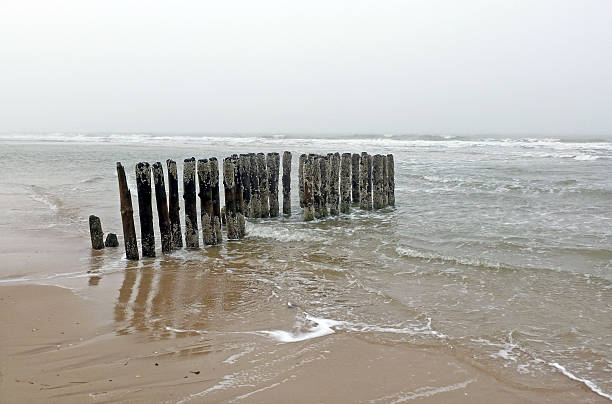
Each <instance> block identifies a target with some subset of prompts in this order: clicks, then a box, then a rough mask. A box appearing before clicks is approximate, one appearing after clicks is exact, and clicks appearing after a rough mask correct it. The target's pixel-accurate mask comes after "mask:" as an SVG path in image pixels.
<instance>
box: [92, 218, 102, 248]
mask: <svg viewBox="0 0 612 404" xmlns="http://www.w3.org/2000/svg"><path fill="white" fill-rule="evenodd" d="M89 236H90V237H91V248H93V249H94V250H102V249H103V248H104V232H103V231H102V223H101V222H100V218H99V217H98V216H94V215H91V216H89Z"/></svg>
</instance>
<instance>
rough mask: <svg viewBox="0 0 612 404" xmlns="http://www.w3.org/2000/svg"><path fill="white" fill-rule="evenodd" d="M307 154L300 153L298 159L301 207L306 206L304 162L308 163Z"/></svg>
mask: <svg viewBox="0 0 612 404" xmlns="http://www.w3.org/2000/svg"><path fill="white" fill-rule="evenodd" d="M306 158H307V156H306V155H305V154H300V159H299V161H298V181H299V182H298V183H299V197H300V208H303V207H304V175H305V173H304V164H305V163H306Z"/></svg>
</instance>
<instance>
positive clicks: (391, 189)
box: [387, 154, 395, 206]
mask: <svg viewBox="0 0 612 404" xmlns="http://www.w3.org/2000/svg"><path fill="white" fill-rule="evenodd" d="M387 202H388V203H389V205H391V206H395V163H394V162H393V154H387Z"/></svg>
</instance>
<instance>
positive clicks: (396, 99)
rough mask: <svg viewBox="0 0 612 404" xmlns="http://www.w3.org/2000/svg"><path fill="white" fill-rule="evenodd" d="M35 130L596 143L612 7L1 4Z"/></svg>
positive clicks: (2, 82) (16, 105)
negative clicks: (544, 137)
mask: <svg viewBox="0 0 612 404" xmlns="http://www.w3.org/2000/svg"><path fill="white" fill-rule="evenodd" d="M221 3H223V4H221ZM32 131H34V132H41V131H42V132H47V131H104V132H106V131H122V132H132V131H136V132H145V131H149V132H201V133H215V132H233V133H236V132H247V133H260V132H274V133H287V132H292V133H415V134H421V133H432V134H556V135H572V136H573V135H585V136H586V135H589V136H591V135H598V136H606V137H608V136H610V135H611V134H612V1H610V0H599V1H595V0H572V1H563V0H550V1H544V0H542V1H535V0H534V1H531V0H524V1H520V0H516V1H512V0H504V1H491V0H483V1H468V0H462V1H457V0H449V1H431V0H422V1H371V2H366V1H354V0H347V1H320V2H319V1H309V2H304V1H300V2H298V1H295V2H289V1H244V2H237V1H227V2H219V1H215V2H203V1H193V2H187V1H178V2H177V1H174V2H171V1H167V2H166V1H146V2H145V1H142V2H136V1H100V2H92V1H27V0H19V1H17V0H14V1H4V2H2V4H0V132H5V133H6V132H32Z"/></svg>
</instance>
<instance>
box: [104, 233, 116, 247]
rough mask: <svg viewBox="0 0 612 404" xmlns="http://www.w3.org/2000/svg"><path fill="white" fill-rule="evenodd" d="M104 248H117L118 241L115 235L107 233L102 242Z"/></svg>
mask: <svg viewBox="0 0 612 404" xmlns="http://www.w3.org/2000/svg"><path fill="white" fill-rule="evenodd" d="M104 246H105V247H119V240H117V235H116V234H115V233H108V234H107V235H106V240H104Z"/></svg>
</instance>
